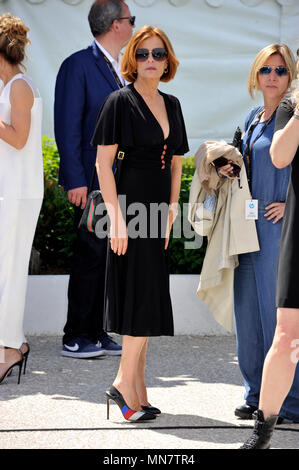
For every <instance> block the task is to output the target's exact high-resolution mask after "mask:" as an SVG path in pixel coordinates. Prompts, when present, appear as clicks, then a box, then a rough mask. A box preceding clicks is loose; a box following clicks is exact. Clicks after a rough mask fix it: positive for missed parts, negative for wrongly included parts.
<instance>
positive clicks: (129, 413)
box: [106, 385, 156, 423]
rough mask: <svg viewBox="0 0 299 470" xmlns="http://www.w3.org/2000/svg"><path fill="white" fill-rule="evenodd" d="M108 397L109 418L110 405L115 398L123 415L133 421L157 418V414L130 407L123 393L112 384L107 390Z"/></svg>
mask: <svg viewBox="0 0 299 470" xmlns="http://www.w3.org/2000/svg"><path fill="white" fill-rule="evenodd" d="M106 397H107V419H109V405H110V400H113V401H114V402H115V403H116V404H117V405H118V406H119V408H120V410H121V412H122V415H123V417H124V418H125V419H126V420H127V421H130V422H132V423H137V422H140V421H149V420H152V419H156V415H155V414H153V413H150V412H148V411H144V410H140V411H135V410H132V409H131V408H129V407H128V405H127V404H126V402H125V400H124V397H123V396H122V394H121V393H120V392H119V391H118V390H117V389H116V388H115V387H114V386H113V385H112V386H111V387H110V389H109V390H107V391H106Z"/></svg>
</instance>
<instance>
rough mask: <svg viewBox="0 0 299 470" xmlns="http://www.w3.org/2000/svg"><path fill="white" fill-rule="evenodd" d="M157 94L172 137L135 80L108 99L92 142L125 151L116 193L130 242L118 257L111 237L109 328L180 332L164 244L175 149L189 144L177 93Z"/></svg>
mask: <svg viewBox="0 0 299 470" xmlns="http://www.w3.org/2000/svg"><path fill="white" fill-rule="evenodd" d="M159 93H160V94H161V95H162V97H163V98H164V102H165V106H166V110H167V115H168V120H169V135H168V136H167V138H166V139H165V138H164V134H163V131H162V128H161V126H160V124H159V123H158V121H157V119H156V118H155V116H154V115H153V113H152V112H151V110H150V109H149V107H148V106H147V104H146V102H145V101H144V100H143V98H142V96H141V95H140V94H139V93H138V92H137V90H136V89H135V87H134V85H133V84H131V85H128V86H127V87H124V88H122V89H120V90H117V91H115V92H113V93H112V94H111V95H109V97H108V98H107V99H106V101H105V103H104V104H103V106H102V108H101V111H100V113H99V117H98V121H97V125H96V129H95V133H94V136H93V140H92V144H93V145H113V144H118V149H121V150H122V151H124V153H125V157H124V160H123V163H122V170H121V177H120V181H119V183H118V188H117V192H118V196H119V197H120V196H121V199H122V200H121V203H120V205H121V209H122V212H123V215H124V217H125V220H126V224H127V227H128V235H129V240H128V249H127V252H126V254H125V255H121V256H119V255H117V254H115V253H114V252H113V251H112V250H111V248H110V244H109V247H108V257H107V268H106V295H105V308H104V329H105V330H106V331H108V332H115V333H119V334H121V335H130V336H160V335H168V336H172V335H173V334H174V327H173V315H172V305H171V299H170V293H169V272H168V250H165V248H164V244H165V230H166V218H167V209H168V207H167V205H168V204H169V201H170V191H171V160H172V156H173V155H183V154H184V153H186V152H187V151H188V150H189V148H188V142H187V136H186V130H185V124H184V119H183V115H182V111H181V107H180V103H179V101H178V99H177V98H175V97H174V96H172V95H168V94H165V93H162V92H159ZM165 207H166V212H165ZM159 208H161V210H158V209H159ZM157 214H158V216H157Z"/></svg>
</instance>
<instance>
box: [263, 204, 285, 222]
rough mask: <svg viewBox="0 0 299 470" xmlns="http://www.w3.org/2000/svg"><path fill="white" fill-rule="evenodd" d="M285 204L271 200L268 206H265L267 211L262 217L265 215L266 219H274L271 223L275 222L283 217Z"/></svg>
mask: <svg viewBox="0 0 299 470" xmlns="http://www.w3.org/2000/svg"><path fill="white" fill-rule="evenodd" d="M285 205H286V204H285V202H272V204H269V206H267V207H266V210H267V211H268V212H266V214H265V215H264V217H266V218H267V220H272V219H274V220H273V224H276V223H277V222H278V221H279V220H280V219H282V218H283V215H284V210H285Z"/></svg>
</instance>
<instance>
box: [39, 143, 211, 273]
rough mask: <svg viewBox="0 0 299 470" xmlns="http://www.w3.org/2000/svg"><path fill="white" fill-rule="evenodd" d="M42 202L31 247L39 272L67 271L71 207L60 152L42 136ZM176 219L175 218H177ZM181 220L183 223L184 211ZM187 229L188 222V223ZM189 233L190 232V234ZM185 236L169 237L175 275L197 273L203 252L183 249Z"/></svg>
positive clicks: (185, 188)
mask: <svg viewBox="0 0 299 470" xmlns="http://www.w3.org/2000/svg"><path fill="white" fill-rule="evenodd" d="M43 160H44V183H45V193H44V201H43V205H42V208H41V213H40V216H39V221H38V225H37V229H36V233H35V238H34V242H33V246H34V248H35V249H36V250H38V252H39V253H40V262H41V266H40V273H41V274H47V273H49V274H50V273H51V274H63V273H68V272H69V269H70V261H71V257H72V246H73V242H74V239H75V234H74V229H73V211H74V210H73V207H72V205H71V204H70V203H69V201H68V198H67V193H66V192H64V190H63V189H62V188H61V187H60V186H58V168H59V154H58V150H57V147H56V144H55V141H54V139H49V138H48V137H44V138H43ZM194 170H195V168H194V161H193V157H189V158H186V159H185V160H184V164H183V175H182V186H181V194H180V204H181V207H182V209H183V204H184V203H188V197H189V188H190V184H191V180H192V176H193V173H194ZM177 222H178V221H177ZM181 222H182V224H183V223H184V224H185V226H186V220H185V222H183V210H182V214H181ZM189 228H191V227H190V225H189ZM189 236H190V234H189ZM186 241H188V240H187V239H185V238H184V237H181V238H171V240H170V247H169V248H170V249H169V252H170V272H171V273H175V274H199V273H200V271H201V266H202V261H203V257H204V253H205V245H206V244H205V243H204V244H203V246H202V247H201V248H197V249H185V242H186Z"/></svg>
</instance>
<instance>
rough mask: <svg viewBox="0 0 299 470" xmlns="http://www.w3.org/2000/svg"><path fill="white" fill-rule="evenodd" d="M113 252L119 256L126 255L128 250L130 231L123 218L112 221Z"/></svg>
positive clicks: (111, 240)
mask: <svg viewBox="0 0 299 470" xmlns="http://www.w3.org/2000/svg"><path fill="white" fill-rule="evenodd" d="M110 245H111V250H112V251H113V252H114V253H115V254H117V255H119V256H120V255H124V254H125V253H126V251H127V248H128V230H127V226H126V223H125V221H124V219H123V217H122V216H120V217H118V218H117V220H114V221H111V227H110Z"/></svg>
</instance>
